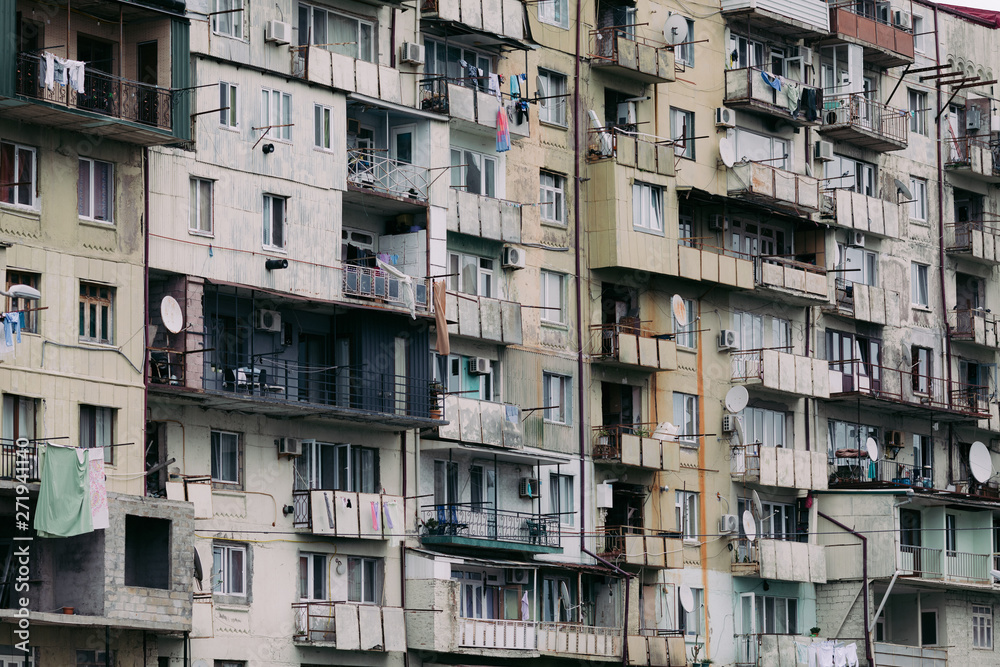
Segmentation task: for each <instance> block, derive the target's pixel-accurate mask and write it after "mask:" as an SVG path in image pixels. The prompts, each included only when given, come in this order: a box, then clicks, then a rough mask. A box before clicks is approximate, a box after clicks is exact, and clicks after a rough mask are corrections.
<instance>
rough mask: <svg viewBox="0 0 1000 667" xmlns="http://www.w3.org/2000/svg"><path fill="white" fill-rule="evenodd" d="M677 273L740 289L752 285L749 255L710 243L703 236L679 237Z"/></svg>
mask: <svg viewBox="0 0 1000 667" xmlns="http://www.w3.org/2000/svg"><path fill="white" fill-rule="evenodd" d="M677 275H679V276H683V277H685V278H690V279H691V280H702V281H708V282H713V283H718V284H720V285H727V286H729V287H737V288H739V289H753V288H754V285H755V281H754V262H753V258H752V257H750V256H749V255H744V254H743V253H741V252H734V251H731V250H727V249H726V248H720V247H717V246H713V245H709V244H707V243H705V241H704V240H703V239H680V243H679V245H678V246H677Z"/></svg>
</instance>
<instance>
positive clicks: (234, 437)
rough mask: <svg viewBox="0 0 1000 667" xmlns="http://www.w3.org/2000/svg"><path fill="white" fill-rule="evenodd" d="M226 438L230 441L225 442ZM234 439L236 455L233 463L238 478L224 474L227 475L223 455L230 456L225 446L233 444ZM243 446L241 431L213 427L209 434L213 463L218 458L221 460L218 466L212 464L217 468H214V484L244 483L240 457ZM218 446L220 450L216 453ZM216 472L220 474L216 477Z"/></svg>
mask: <svg viewBox="0 0 1000 667" xmlns="http://www.w3.org/2000/svg"><path fill="white" fill-rule="evenodd" d="M224 440H225V441H228V443H227V442H224ZM233 441H235V444H236V447H235V450H234V452H233V456H234V457H235V461H234V462H233V465H235V468H236V479H230V478H228V477H225V476H223V475H225V473H224V472H223V471H222V467H223V466H222V458H223V455H226V457H227V458H228V452H224V451H223V448H224V446H225V445H226V444H230V445H231V444H232V443H233ZM242 447H243V443H242V438H241V437H240V434H239V433H236V432H233V431H222V430H217V429H212V431H211V433H210V434H209V455H210V456H211V458H212V462H213V463H214V462H215V461H216V459H218V460H219V465H218V466H215V465H213V466H212V468H215V469H214V470H212V482H213V483H214V484H224V485H228V486H240V485H242V484H243V470H242V466H241V465H240V458H241V451H240V450H241V449H242ZM217 448H218V450H219V451H218V454H216V449H217ZM227 467H228V466H227ZM216 473H218V474H219V476H218V477H216Z"/></svg>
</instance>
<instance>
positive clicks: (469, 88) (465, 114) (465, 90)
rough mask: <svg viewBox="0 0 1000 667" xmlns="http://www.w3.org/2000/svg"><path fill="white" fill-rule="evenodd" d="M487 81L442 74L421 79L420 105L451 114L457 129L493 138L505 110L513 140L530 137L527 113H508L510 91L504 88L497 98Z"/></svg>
mask: <svg viewBox="0 0 1000 667" xmlns="http://www.w3.org/2000/svg"><path fill="white" fill-rule="evenodd" d="M488 84H489V78H488V77H486V80H485V81H482V80H474V81H470V80H469V79H452V78H448V77H443V76H435V77H429V78H426V79H421V81H420V108H421V109H423V110H424V111H432V112H434V113H439V114H443V115H446V116H448V117H449V118H450V119H451V122H450V124H451V126H452V127H453V128H454V129H456V130H460V131H462V132H468V133H470V134H478V135H491V136H494V137H495V136H496V131H497V115H498V114H499V113H501V112H502V113H503V114H504V117H505V118H506V119H507V127H508V129H509V130H510V138H511V140H513V141H516V140H518V139H524V138H525V137H527V136H528V135H529V123H528V113H513V114H508V113H507V107H508V106H510V105H512V104H513V102H514V101H513V100H512V99H511V97H510V93H508V92H504V91H503V90H501V91H500V95H499V97H498V96H497V95H496V94H495V93H491V92H489V90H488V88H487V85H488ZM511 116H513V117H512V118H511Z"/></svg>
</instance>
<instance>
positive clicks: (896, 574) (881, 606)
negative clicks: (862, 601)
mask: <svg viewBox="0 0 1000 667" xmlns="http://www.w3.org/2000/svg"><path fill="white" fill-rule="evenodd" d="M898 578H899V570H896V571H895V572H893V573H892V579H891V580H890V581H889V587H888V588H887V589H885V596H884V597H883V598H882V602H881V604H879V606H878V610H876V612H875V618H873V619H872V624H873V625H874V624H875V623H878V617H879V616H881V615H882V610H883V609H884V608H885V603H886V602H888V601H889V593H891V592H892V587H893V586H895V585H896V579H898Z"/></svg>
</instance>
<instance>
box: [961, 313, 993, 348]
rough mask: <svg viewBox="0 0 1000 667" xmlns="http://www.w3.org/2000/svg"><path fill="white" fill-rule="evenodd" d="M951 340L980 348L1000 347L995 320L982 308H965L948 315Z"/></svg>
mask: <svg viewBox="0 0 1000 667" xmlns="http://www.w3.org/2000/svg"><path fill="white" fill-rule="evenodd" d="M948 327H949V329H950V330H951V338H952V340H956V341H963V342H966V343H970V344H972V345H978V346H980V347H988V348H991V349H996V348H998V347H1000V332H998V327H997V318H996V317H995V316H994V315H993V314H991V313H990V312H989V311H987V310H985V309H983V308H965V309H962V310H953V311H951V312H949V313H948Z"/></svg>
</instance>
